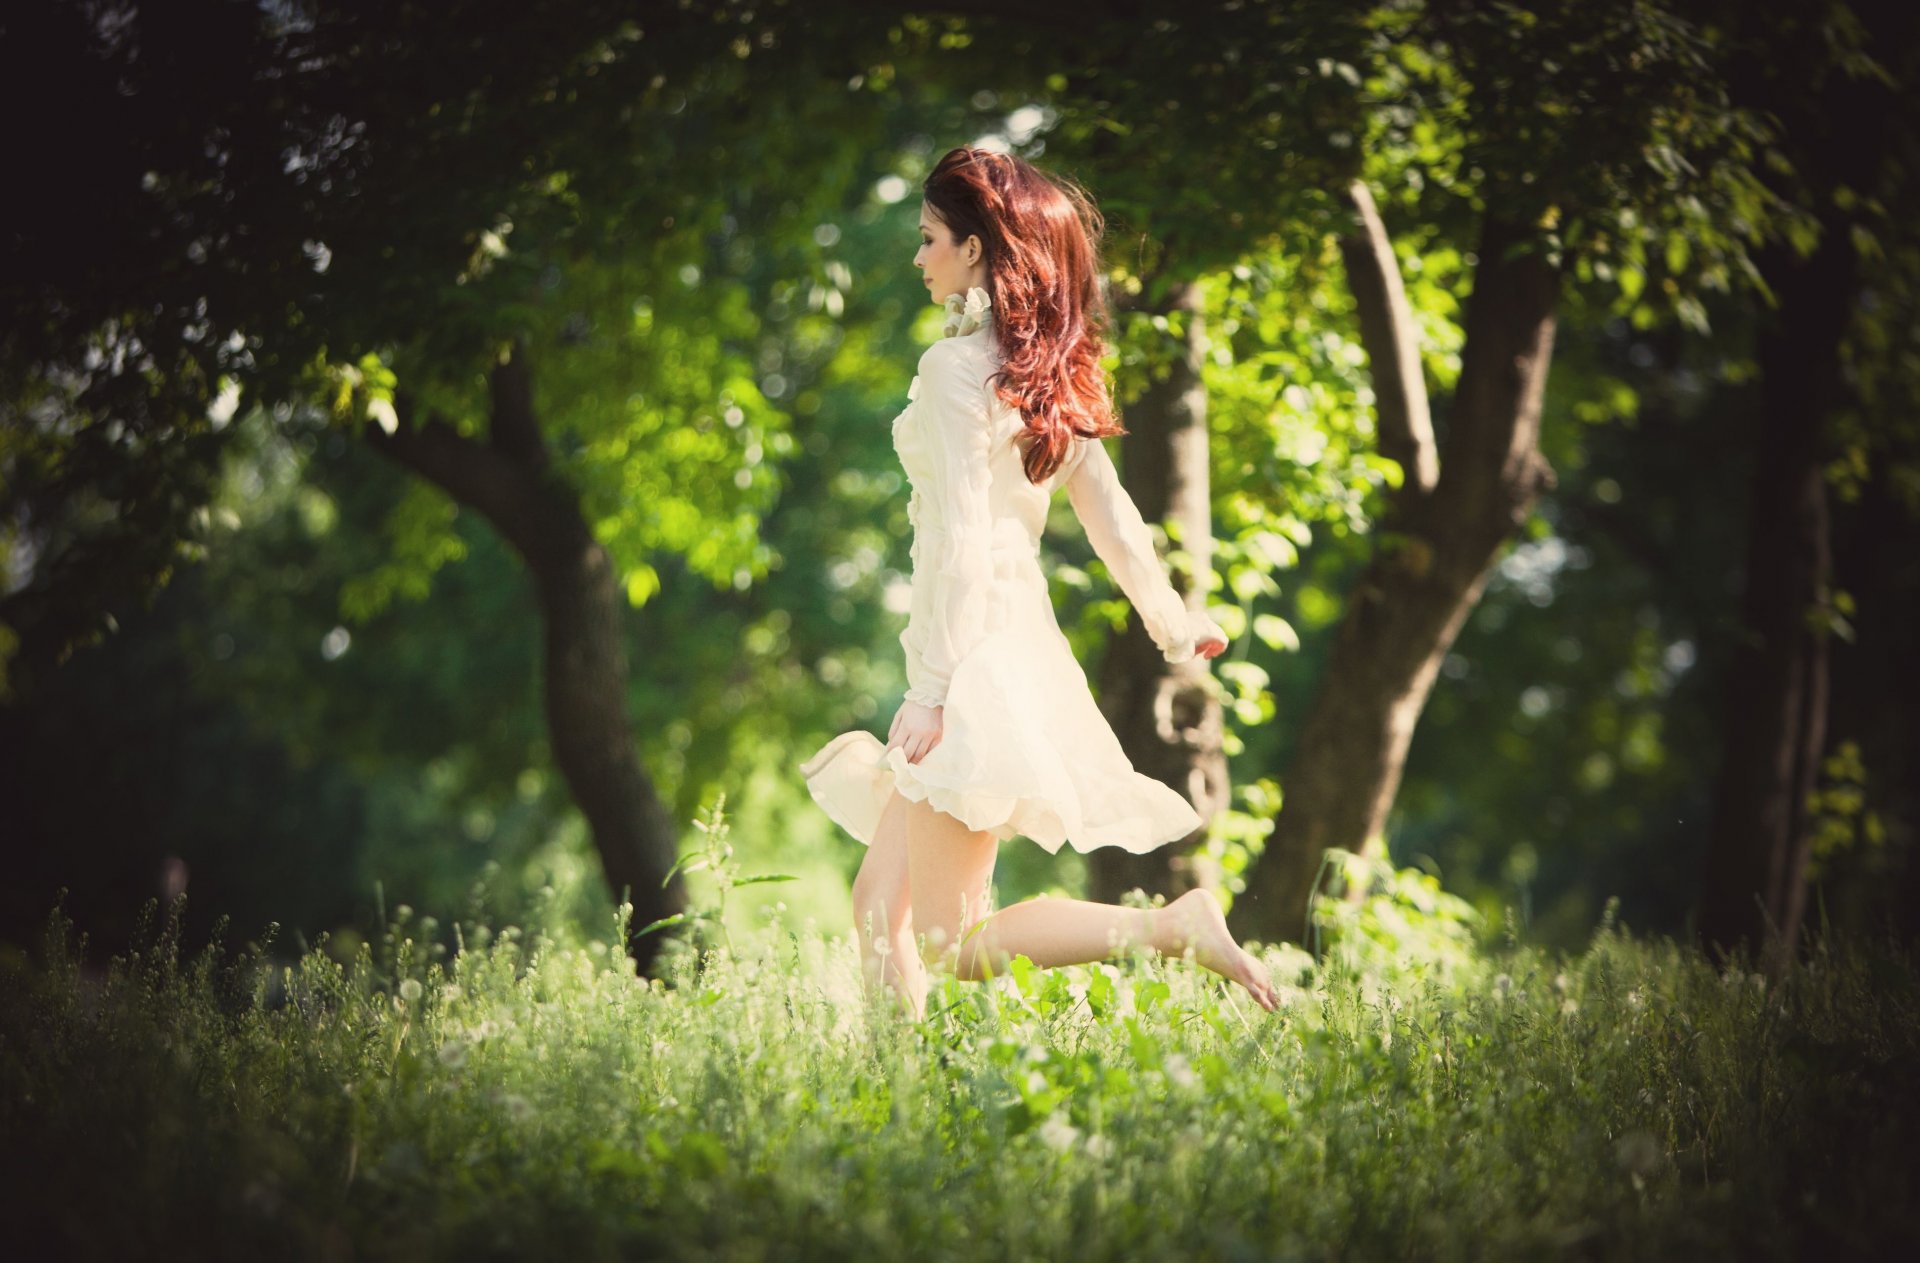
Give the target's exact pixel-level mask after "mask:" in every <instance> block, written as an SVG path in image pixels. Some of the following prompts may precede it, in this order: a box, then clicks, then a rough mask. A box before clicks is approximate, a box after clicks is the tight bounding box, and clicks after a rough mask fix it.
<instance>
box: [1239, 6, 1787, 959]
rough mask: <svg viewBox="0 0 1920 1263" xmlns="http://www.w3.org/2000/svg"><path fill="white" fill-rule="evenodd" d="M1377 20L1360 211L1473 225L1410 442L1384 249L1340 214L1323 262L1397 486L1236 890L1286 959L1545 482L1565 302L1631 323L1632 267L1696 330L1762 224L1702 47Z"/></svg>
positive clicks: (1649, 16)
mask: <svg viewBox="0 0 1920 1263" xmlns="http://www.w3.org/2000/svg"><path fill="white" fill-rule="evenodd" d="M1394 9H1395V11H1396V17H1395V18H1394V20H1393V21H1391V22H1389V23H1388V24H1387V28H1386V29H1388V30H1391V31H1394V32H1395V33H1397V34H1398V35H1399V37H1400V38H1399V39H1397V40H1393V41H1391V42H1389V41H1387V40H1384V39H1383V41H1382V44H1381V47H1380V56H1379V58H1378V59H1377V61H1376V71H1377V73H1378V75H1379V76H1380V78H1379V81H1378V82H1379V91H1380V93H1381V94H1382V95H1383V96H1384V97H1385V98H1386V99H1387V100H1388V101H1390V102H1394V103H1396V105H1395V106H1390V107H1389V108H1386V109H1383V110H1382V111H1381V112H1380V113H1379V114H1378V116H1377V122H1378V131H1377V133H1376V134H1375V135H1374V136H1373V137H1372V138H1371V144H1372V147H1373V148H1372V155H1371V156H1372V159H1373V161H1372V164H1371V166H1370V169H1369V171H1368V172H1367V173H1366V177H1365V179H1366V188H1367V189H1374V188H1386V187H1394V188H1399V187H1404V186H1405V183H1406V181H1407V179H1408V177H1409V175H1410V174H1411V173H1414V172H1418V173H1420V175H1421V177H1422V178H1421V179H1420V180H1419V182H1418V187H1420V188H1438V189H1440V190H1443V192H1442V193H1441V194H1440V195H1439V197H1438V199H1437V200H1438V201H1439V202H1440V203H1441V204H1440V205H1436V206H1434V207H1431V208H1429V209H1428V210H1427V212H1426V218H1428V220H1429V221H1430V222H1441V223H1454V224H1459V225H1460V226H1461V228H1462V229H1467V225H1468V224H1471V228H1470V229H1467V230H1468V231H1470V232H1471V234H1472V241H1473V249H1472V263H1473V284H1472V293H1471V296H1470V298H1469V299H1468V302H1467V305H1466V315H1465V320H1464V329H1463V332H1464V343H1463V345H1462V349H1461V353H1460V374H1459V380H1458V383H1457V385H1456V387H1455V389H1454V391H1453V394H1452V397H1451V399H1450V400H1448V407H1447V410H1446V413H1445V414H1444V416H1443V418H1442V419H1441V421H1440V423H1439V424H1437V425H1433V426H1429V425H1428V424H1427V422H1426V418H1425V415H1424V414H1425V409H1424V391H1423V390H1422V389H1421V388H1420V387H1419V386H1418V385H1417V384H1415V383H1412V382H1410V381H1409V380H1408V376H1409V374H1410V373H1411V372H1412V371H1413V370H1414V369H1415V368H1416V365H1417V360H1416V357H1415V356H1413V355H1412V354H1411V353H1410V350H1409V348H1410V347H1411V346H1413V345H1415V344H1416V342H1417V334H1416V333H1415V332H1414V331H1412V330H1410V329H1408V327H1407V323H1408V322H1407V314H1406V313H1407V309H1406V306H1405V304H1404V303H1401V302H1399V301H1398V300H1397V299H1396V296H1395V286H1396V281H1395V263H1394V255H1393V251H1392V250H1391V248H1390V245H1389V241H1390V238H1389V237H1388V234H1387V231H1386V229H1385V226H1384V224H1383V223H1382V222H1381V221H1380V220H1377V219H1375V217H1374V216H1373V215H1372V214H1371V213H1370V211H1369V202H1370V201H1371V200H1372V199H1371V197H1370V196H1369V195H1367V194H1365V193H1363V192H1361V191H1359V190H1355V191H1354V192H1353V194H1352V198H1351V200H1352V204H1353V207H1354V227H1353V229H1351V230H1350V232H1349V233H1348V234H1347V235H1346V236H1345V237H1344V238H1343V244H1342V252H1343V257H1344V258H1345V259H1346V261H1347V264H1348V275H1349V279H1350V284H1351V285H1352V288H1353V292H1354V296H1355V303H1356V307H1357V308H1358V310H1359V313H1360V327H1361V335H1362V338H1363V340H1364V341H1365V343H1366V345H1367V350H1368V360H1369V363H1370V365H1371V367H1372V371H1373V376H1374V383H1375V393H1376V396H1377V397H1378V399H1379V400H1380V412H1379V425H1380V442H1381V446H1382V451H1383V452H1385V453H1387V454H1389V455H1392V456H1394V457H1395V459H1396V460H1397V461H1398V462H1399V463H1400V465H1401V467H1402V470H1403V476H1402V479H1401V481H1400V484H1399V486H1398V488H1397V489H1396V490H1395V491H1394V492H1393V493H1392V495H1391V496H1390V497H1389V500H1388V505H1387V509H1386V513H1385V516H1384V519H1383V521H1382V523H1381V525H1382V527H1383V529H1382V530H1381V531H1380V532H1379V533H1378V534H1377V536H1376V539H1377V543H1376V545H1375V549H1374V552H1373V555H1372V558H1371V560H1370V561H1369V562H1368V563H1367V565H1366V567H1365V569H1364V570H1363V572H1362V574H1361V576H1360V578H1359V579H1358V580H1357V582H1356V583H1355V585H1354V588H1353V590H1352V592H1351V594H1350V595H1349V598H1348V600H1347V602H1346V610H1345V613H1344V615H1343V617H1342V619H1341V622H1340V625H1339V629H1338V631H1337V633H1336V636H1335V641H1334V646H1333V650H1332V654H1331V656H1330V658H1329V660H1328V664H1327V668H1326V672H1325V675H1324V677H1323V679H1322V682H1321V685H1320V688H1319V690H1318V691H1317V692H1316V694H1315V696H1314V700H1313V702H1312V704H1311V706H1310V708H1309V711H1308V714H1307V717H1306V719H1305V720H1304V722H1303V725H1302V729H1301V735H1300V740H1299V744H1298V747H1297V750H1296V754H1295V757H1294V760H1293V762H1292V763H1291V764H1290V765H1289V767H1288V768H1287V770H1286V773H1285V776H1284V778H1283V781H1284V785H1285V789H1286V800H1285V803H1284V805H1283V806H1282V809H1281V811H1280V813H1279V817H1278V820H1277V822H1276V827H1275V831H1274V835H1273V838H1272V840H1271V842H1270V844H1269V846H1268V848H1267V851H1266V853H1265V855H1264V856H1263V858H1262V860H1261V862H1260V864H1259V866H1258V867H1257V868H1256V869H1255V871H1254V873H1253V876H1252V879H1251V880H1250V884H1249V892H1250V895H1251V896H1252V898H1251V899H1250V901H1249V905H1248V907H1247V910H1246V911H1245V913H1244V917H1245V919H1247V920H1248V923H1249V925H1250V927H1257V928H1259V929H1262V930H1264V931H1267V932H1272V933H1279V934H1283V935H1286V936H1289V937H1291V936H1297V935H1299V934H1300V933H1301V932H1302V930H1303V928H1304V924H1305V921H1306V917H1307V913H1308V895H1309V891H1310V888H1311V886H1312V884H1313V881H1314V878H1315V875H1316V873H1317V871H1318V870H1319V868H1320V864H1321V858H1322V856H1323V855H1324V854H1325V852H1326V851H1327V850H1328V849H1329V848H1331V847H1340V848H1342V849H1345V850H1349V851H1364V850H1367V849H1368V848H1369V847H1374V848H1377V847H1378V845H1379V841H1378V839H1379V837H1380V834H1381V831H1382V828H1383V827H1384V824H1385V819H1386V812H1387V810H1388V808H1389V807H1390V805H1391V803H1392V801H1393V796H1394V793H1395V791H1396V789H1397V787H1398V784H1399V778H1400V774H1401V769H1402V766H1403V763H1404V758H1405V753H1406V749H1407V743H1408V741H1409V740H1410V738H1411V735H1412V732H1413V728H1414V725H1415V723H1416V721H1417V720H1418V717H1419V714H1420V712H1421V709H1422V707H1423V706H1424V705H1425V703H1426V700H1427V697H1428V695H1429V693H1430V691H1431V689H1432V687H1433V684H1434V679H1435V676H1436V674H1437V672H1438V668H1439V665H1440V661H1441V659H1442V658H1443V657H1444V655H1445V652H1446V650H1447V647H1448V646H1449V645H1450V644H1451V643H1452V642H1453V639H1454V637H1455V636H1456V635H1457V634H1458V632H1459V630H1460V627H1461V625H1462V623H1463V621H1464V619H1465V617H1466V615H1467V613H1468V611H1470V610H1471V609H1472V607H1473V605H1474V603H1475V602H1476V601H1477V599H1478V598H1479V595H1480V593H1481V591H1482V589H1483V587H1484V585H1485V582H1486V575H1487V568H1488V566H1489V565H1490V564H1491V563H1492V561H1493V560H1494V558H1495V556H1496V555H1497V554H1498V552H1499V551H1500V550H1501V549H1502V548H1503V547H1504V546H1505V545H1506V544H1507V543H1508V542H1509V541H1510V540H1511V539H1512V538H1513V537H1514V535H1515V533H1516V532H1517V531H1518V530H1519V528H1520V527H1521V526H1522V525H1523V524H1524V523H1525V522H1526V521H1527V518H1528V515H1529V514H1530V512H1531V510H1532V507H1533V504H1534V502H1535V499H1536V497H1537V496H1538V495H1539V493H1540V491H1541V489H1542V488H1543V486H1545V485H1547V483H1548V480H1549V479H1550V478H1551V471H1550V469H1549V467H1548V466H1547V463H1546V460H1545V458H1544V456H1543V454H1542V451H1541V446H1540V427H1541V420H1542V418H1541V401H1542V398H1543V392H1544V388H1545V382H1546V375H1547V370H1548V366H1549V364H1550V362H1551V356H1552V349H1553V338H1554V329H1555V324H1556V321H1557V319H1558V316H1559V313H1560V311H1561V308H1562V305H1563V303H1564V302H1565V301H1566V297H1567V296H1566V294H1565V292H1564V291H1565V289H1566V286H1567V283H1568V282H1569V281H1570V280H1578V281H1580V282H1583V283H1586V284H1587V285H1590V286H1591V285H1593V283H1595V282H1598V288H1602V289H1612V288H1613V285H1614V283H1615V282H1616V281H1617V284H1618V291H1619V296H1618V298H1616V299H1615V300H1613V301H1615V302H1616V303H1619V305H1621V306H1623V307H1626V308H1629V309H1635V308H1638V307H1640V306H1641V305H1640V304H1639V303H1638V301H1637V300H1638V298H1639V295H1640V293H1641V292H1642V288H1643V286H1644V285H1645V281H1646V279H1647V273H1648V267H1649V263H1648V260H1649V256H1650V255H1651V256H1653V257H1654V259H1656V260H1660V261H1664V263H1665V264H1666V272H1667V275H1666V276H1664V277H1662V278H1661V288H1660V289H1656V290H1652V291H1650V292H1651V294H1653V295H1656V296H1657V301H1659V302H1664V303H1670V304H1672V305H1674V306H1675V307H1676V308H1677V309H1678V310H1679V311H1680V313H1681V315H1682V317H1683V318H1684V319H1689V320H1692V321H1695V322H1696V323H1697V322H1698V321H1699V320H1701V319H1702V318H1703V308H1701V306H1700V304H1699V302H1698V300H1697V298H1695V297H1693V295H1694V294H1695V293H1696V292H1697V291H1698V289H1699V288H1700V287H1701V286H1702V285H1705V286H1712V287H1719V288H1724V287H1726V286H1727V285H1728V284H1729V282H1730V280H1731V278H1732V275H1733V273H1734V272H1735V271H1736V270H1741V271H1747V270H1750V268H1751V263H1750V261H1749V260H1748V259H1747V256H1746V253H1745V249H1744V242H1743V240H1742V239H1741V235H1740V231H1739V230H1741V229H1743V228H1745V227H1748V226H1752V225H1756V224H1763V223H1766V222H1768V221H1769V217H1770V215H1771V214H1772V212H1773V210H1774V207H1775V205H1776V201H1775V199H1772V198H1770V197H1769V196H1768V195H1767V192H1766V190H1764V189H1762V188H1760V187H1758V186H1757V185H1756V183H1755V179H1754V175H1753V173H1752V171H1751V168H1750V165H1749V163H1750V159H1751V153H1752V145H1753V141H1754V138H1755V137H1756V135H1757V134H1758V129H1757V124H1756V123H1755V122H1754V121H1753V120H1752V119H1751V118H1749V117H1747V116H1746V115H1745V114H1743V113H1742V112H1741V111H1739V110H1738V109H1736V108H1733V107H1731V106H1730V105H1729V104H1728V103H1727V101H1726V99H1725V91H1724V87H1723V86H1722V84H1721V82H1720V80H1719V79H1718V78H1717V76H1716V75H1715V73H1714V62H1713V60H1712V57H1711V56H1710V51H1711V50H1710V47H1709V45H1708V43H1707V42H1706V41H1705V40H1704V39H1703V38H1702V37H1701V36H1700V34H1699V33H1698V32H1696V31H1694V30H1693V29H1691V28H1690V27H1688V26H1687V25H1686V24H1685V23H1684V22H1682V21H1680V20H1679V19H1678V18H1677V17H1675V16H1674V15H1673V14H1672V13H1670V12H1667V11H1663V10H1659V9H1656V8H1653V7H1651V6H1639V7H1636V8H1634V9H1632V10H1621V9H1617V8H1612V7H1607V6H1591V5H1571V4H1560V3H1543V4H1534V5H1526V6H1510V7H1507V8H1503V9H1501V10H1497V11H1494V10H1485V9H1481V8H1477V7H1475V6H1468V5H1460V4H1454V3H1434V4H1429V5H1426V6H1424V9H1423V11H1421V12H1419V13H1415V12H1413V11H1412V9H1411V7H1410V6H1409V7H1407V8H1400V7H1399V6H1394ZM1453 129H1457V130H1453ZM1463 174H1464V175H1465V177H1466V178H1465V179H1462V178H1461V176H1462V175H1463ZM1456 197H1457V198H1459V199H1460V200H1459V201H1458V202H1457V203H1456V204H1455V205H1453V206H1447V205H1445V203H1446V202H1448V201H1450V200H1452V199H1453V198H1456ZM1416 204H1417V202H1416ZM1463 219H1464V220H1465V222H1464V223H1463V222H1462V220H1463ZM1636 315H1637V316H1644V317H1645V318H1651V312H1650V311H1647V312H1636Z"/></svg>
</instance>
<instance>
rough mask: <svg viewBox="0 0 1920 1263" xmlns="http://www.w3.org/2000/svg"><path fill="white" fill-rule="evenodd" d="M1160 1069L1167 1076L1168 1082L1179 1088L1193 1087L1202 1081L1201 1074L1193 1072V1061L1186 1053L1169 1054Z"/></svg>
mask: <svg viewBox="0 0 1920 1263" xmlns="http://www.w3.org/2000/svg"><path fill="white" fill-rule="evenodd" d="M1160 1071H1161V1073H1162V1074H1164V1075H1166V1076H1167V1081H1168V1082H1170V1083H1172V1084H1173V1085H1174V1086H1175V1087H1178V1088H1186V1089H1191V1088H1192V1087H1193V1086H1194V1085H1195V1084H1197V1083H1199V1082H1200V1076H1199V1075H1197V1074H1195V1073H1194V1072H1193V1063H1191V1062H1189V1061H1188V1060H1187V1057H1186V1054H1185V1053H1173V1054H1171V1055H1169V1056H1168V1057H1167V1059H1166V1061H1165V1062H1163V1063H1162V1064H1161V1066H1160Z"/></svg>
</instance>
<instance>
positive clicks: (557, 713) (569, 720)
mask: <svg viewBox="0 0 1920 1263" xmlns="http://www.w3.org/2000/svg"><path fill="white" fill-rule="evenodd" d="M491 395H492V407H493V414H492V418H491V424H490V427H489V433H488V439H487V441H486V442H485V443H480V442H476V441H474V440H472V439H469V438H465V437H462V436H461V435H460V433H459V432H458V431H457V430H455V429H454V428H453V427H452V426H450V425H448V424H447V423H446V422H445V421H444V420H442V419H441V418H439V417H436V416H429V417H428V418H427V420H426V422H425V423H424V424H422V425H420V426H418V427H415V426H414V425H413V424H412V418H411V416H410V415H409V414H410V413H411V411H412V410H411V409H410V408H407V407H405V406H404V401H402V400H396V404H397V405H400V406H399V407H398V409H397V410H398V412H399V414H400V418H401V421H400V426H399V428H398V429H397V431H396V432H395V433H393V434H391V435H389V434H386V433H385V432H384V431H382V430H380V429H378V428H377V427H369V428H368V430H367V438H368V441H369V442H370V443H371V444H372V446H373V447H374V449H375V450H376V451H379V452H382V453H384V454H386V455H387V456H388V457H390V458H391V459H393V460H394V461H395V462H397V463H398V464H400V465H402V466H404V467H406V468H407V469H409V470H410V471H412V472H413V473H415V474H418V475H419V476H420V477H422V478H425V479H427V480H428V481H430V482H432V483H434V484H435V485H437V486H439V487H441V488H442V489H444V490H445V491H446V492H447V493H448V494H449V495H451V496H452V497H453V498H454V499H455V500H457V501H459V502H460V503H461V504H463V505H466V506H468V507H469V508H472V509H475V510H476V511H478V512H479V513H480V514H481V515H483V516H484V517H485V518H486V519H487V520H488V521H489V522H490V523H492V525H493V526H494V528H495V529H496V530H498V531H499V532H500V534H501V535H502V536H503V537H504V538H505V539H506V540H507V541H508V542H509V543H510V544H511V545H512V546H513V548H514V550H515V551H516V552H518V553H519V554H520V557H521V559H522V560H523V561H525V562H526V564H527V568H528V569H529V570H530V571H531V572H532V575H533V584H534V590H535V593H536V595H537V597H538V599H539V602H540V612H541V619H542V623H543V626H544V629H545V651H546V653H545V657H546V661H545V667H546V690H545V699H544V701H545V709H546V716H547V730H548V737H549V740H550V741H551V743H552V746H553V758H554V763H555V764H556V765H557V766H558V767H559V769H560V773H561V775H562V776H564V777H565V778H566V782H567V787H568V789H569V790H570V791H571V792H572V794H573V798H574V801H575V802H576V803H578V804H579V806H580V810H581V812H582V813H583V814H584V815H585V816H586V818H587V823H588V824H589V826H591V829H592V834H593V842H594V846H595V848H596V849H597V850H598V851H599V852H600V863H601V867H602V869H603V870H604V871H605V873H606V877H607V883H608V885H609V886H610V887H611V888H612V890H613V892H614V894H615V896H616V897H619V896H621V895H622V893H623V892H624V894H625V897H626V898H627V899H629V900H631V901H632V904H633V914H632V918H631V920H630V922H629V936H628V941H627V944H626V947H627V953H628V955H629V956H631V957H632V958H633V961H634V964H635V967H636V969H637V970H638V971H639V972H640V973H642V974H645V973H646V972H647V971H648V970H649V969H650V968H651V967H652V965H653V962H654V959H655V957H656V956H657V954H658V952H659V949H660V943H661V938H660V936H659V935H658V934H657V933H656V934H650V935H647V936H646V937H644V938H642V937H639V936H637V934H635V933H634V931H638V930H640V929H643V928H644V927H646V926H647V925H648V924H650V923H652V922H653V921H656V920H659V919H660V918H662V917H666V916H670V915H673V914H674V913H677V912H681V911H684V910H685V908H686V906H687V902H686V887H685V884H684V883H683V882H682V881H681V880H680V879H679V877H678V876H677V875H676V877H675V878H674V881H673V882H672V884H671V885H670V886H668V887H667V888H666V889H664V890H663V889H662V888H661V879H662V878H663V877H664V876H665V875H666V873H667V871H668V870H669V869H670V868H672V867H673V864H674V860H675V858H676V852H677V849H678V833H677V831H676V830H675V828H674V825H673V819H672V816H671V814H670V813H669V812H668V811H667V809H666V806H665V804H664V803H662V802H661V801H660V797H659V795H658V794H657V793H655V791H654V788H653V782H652V780H651V779H650V778H649V777H648V776H647V774H646V772H645V770H643V769H642V768H641V766H640V761H639V757H638V754H637V752H636V749H635V744H634V738H633V725H632V721H631V720H630V718H629V717H628V715H627V711H626V698H627V655H626V648H625V644H624V642H623V640H622V638H621V612H622V610H623V609H624V608H625V596H624V594H623V593H622V592H621V589H620V585H619V582H618V578H617V576H616V575H615V574H614V568H613V559H612V558H611V557H610V556H609V555H608V554H607V551H606V549H605V548H604V547H602V545H601V544H600V542H599V541H598V540H596V539H595V538H594V537H593V532H592V530H591V528H590V527H589V526H588V525H587V521H586V518H585V517H584V516H583V515H582V514H581V511H580V501H579V496H578V493H577V492H575V491H574V489H573V488H572V487H570V486H569V485H567V484H566V483H565V482H564V480H562V479H560V478H558V477H555V476H554V475H553V473H552V469H551V464H550V461H549V459H548V454H547V450H546V445H545V442H544V441H543V440H542V438H541V436H540V429H539V424H538V420H537V418H536V417H535V416H534V412H533V390H532V381H531V377H530V374H529V372H528V368H527V362H526V351H525V348H524V347H522V346H519V345H516V346H514V348H513V349H512V352H511V353H510V354H509V355H507V356H504V357H503V358H502V359H501V361H500V363H499V364H498V365H497V366H496V367H495V369H494V371H493V374H492V378H491Z"/></svg>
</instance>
